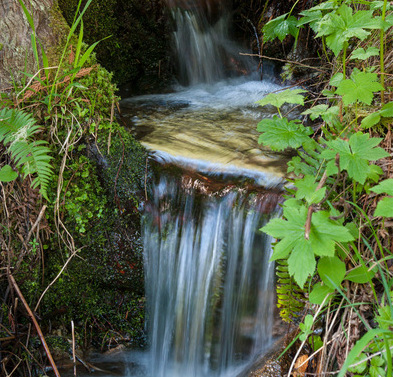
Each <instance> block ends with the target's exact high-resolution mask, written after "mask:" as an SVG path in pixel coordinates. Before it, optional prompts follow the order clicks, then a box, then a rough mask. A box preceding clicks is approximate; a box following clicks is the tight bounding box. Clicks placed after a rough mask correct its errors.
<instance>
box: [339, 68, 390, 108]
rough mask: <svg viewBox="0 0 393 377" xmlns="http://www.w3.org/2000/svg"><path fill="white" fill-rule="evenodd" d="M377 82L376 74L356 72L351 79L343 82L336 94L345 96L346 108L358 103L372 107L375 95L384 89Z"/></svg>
mask: <svg viewBox="0 0 393 377" xmlns="http://www.w3.org/2000/svg"><path fill="white" fill-rule="evenodd" d="M377 80H378V75H377V74H376V73H368V72H360V71H354V72H353V73H352V75H351V78H350V79H347V80H343V81H341V83H340V84H339V85H338V88H337V90H336V93H337V94H340V95H342V96H343V103H344V105H345V106H347V105H349V104H351V103H355V102H357V101H358V102H363V103H365V104H367V105H370V104H371V101H372V100H373V98H374V94H373V93H374V92H377V91H379V90H382V89H383V87H382V85H381V84H380V83H379V82H377Z"/></svg>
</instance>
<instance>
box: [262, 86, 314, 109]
mask: <svg viewBox="0 0 393 377" xmlns="http://www.w3.org/2000/svg"><path fill="white" fill-rule="evenodd" d="M302 93H307V90H303V89H293V90H291V89H286V90H284V91H282V92H277V93H270V94H268V95H267V96H265V97H264V98H262V99H261V100H260V101H257V102H256V103H257V104H258V105H261V106H265V105H273V106H275V107H277V108H280V107H281V106H282V105H283V104H284V103H291V104H294V105H295V104H296V105H304V96H302V95H301V94H302Z"/></svg>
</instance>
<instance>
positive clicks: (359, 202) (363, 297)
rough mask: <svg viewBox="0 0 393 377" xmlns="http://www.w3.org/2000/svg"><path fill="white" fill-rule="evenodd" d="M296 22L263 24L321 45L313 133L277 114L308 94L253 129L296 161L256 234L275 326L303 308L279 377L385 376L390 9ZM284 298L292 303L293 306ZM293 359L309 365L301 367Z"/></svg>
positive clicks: (372, 6) (390, 322) (392, 190)
mask: <svg viewBox="0 0 393 377" xmlns="http://www.w3.org/2000/svg"><path fill="white" fill-rule="evenodd" d="M301 16H302V17H301V18H300V19H299V20H297V19H296V18H295V17H294V16H293V15H291V13H289V14H286V15H282V16H280V17H278V18H276V19H273V20H271V21H270V22H269V23H267V24H266V25H265V27H264V36H265V38H266V39H273V38H279V39H280V40H283V38H285V36H286V35H287V34H291V35H292V36H295V37H297V35H298V34H299V29H300V28H303V27H305V26H309V27H310V28H311V30H312V31H313V32H314V33H315V38H317V39H318V38H320V39H321V40H322V46H324V48H325V49H324V52H323V53H324V58H325V59H326V61H327V62H329V64H331V66H330V67H333V72H332V73H331V77H329V78H328V83H327V84H326V85H325V89H324V90H323V91H322V95H320V96H318V97H317V98H314V99H312V100H311V101H310V102H312V106H311V107H309V108H308V109H307V110H305V111H304V112H303V114H304V115H305V116H307V117H309V118H310V120H311V121H313V122H312V127H304V126H303V125H302V124H301V122H300V121H289V120H288V119H287V118H286V117H285V116H284V115H283V114H282V113H283V110H282V105H283V104H284V103H288V104H294V105H298V106H299V105H304V104H305V97H304V94H306V93H307V91H305V90H300V89H296V90H292V91H290V90H286V91H284V92H279V93H274V94H270V95H268V96H266V97H265V98H264V99H263V100H261V101H260V102H259V104H260V105H262V106H264V105H267V104H271V105H273V106H275V107H276V108H277V115H276V116H274V117H273V119H263V120H262V121H261V122H260V123H259V124H258V130H259V131H260V132H261V136H260V138H259V142H260V143H262V144H265V145H268V146H270V147H271V148H272V149H274V150H283V149H286V148H297V149H298V155H297V156H295V157H293V158H292V160H291V161H290V162H289V163H288V180H289V182H290V183H291V184H290V185H288V187H287V195H286V200H285V202H284V204H283V214H282V218H280V219H279V218H277V219H273V220H271V221H270V222H269V223H268V224H267V225H266V226H265V227H264V228H262V230H263V231H264V232H266V233H268V234H270V235H272V236H273V237H275V238H277V243H276V244H275V246H274V252H273V256H272V260H279V261H280V263H279V268H278V283H279V289H278V295H279V297H278V300H279V305H280V307H281V313H282V317H283V318H284V319H285V320H288V321H289V320H292V319H293V318H294V317H296V316H298V315H300V313H302V312H301V311H300V307H299V305H298V300H299V297H301V294H300V293H299V291H303V301H304V304H305V307H306V314H305V315H304V318H303V320H302V322H301V323H300V325H299V329H300V332H299V335H298V339H299V342H300V344H299V343H298V345H299V347H298V350H297V353H296V357H295V359H294V360H293V362H292V365H291V367H290V370H289V372H288V376H289V375H290V374H291V373H292V371H293V370H294V368H300V369H301V370H303V371H305V369H306V368H307V366H308V370H307V371H308V372H309V373H316V374H317V375H320V374H324V373H332V372H333V373H338V375H339V377H341V376H344V375H346V374H347V373H350V375H356V376H371V377H374V376H391V375H392V350H393V331H392V330H393V304H392V300H393V274H392V268H391V266H392V260H393V252H392V239H393V238H392V231H391V224H390V223H391V221H390V220H389V219H390V218H392V217H393V205H392V204H393V198H392V195H393V179H392V160H391V138H392V136H391V119H392V118H393V112H392V108H393V107H392V106H393V102H388V101H387V98H388V96H387V94H388V92H390V89H391V87H390V85H391V81H390V80H389V79H388V78H389V77H390V76H387V75H386V73H387V70H386V68H387V67H388V66H389V61H388V59H387V57H386V55H387V51H388V50H387V49H386V46H387V45H390V43H391V42H390V41H391V37H392V33H391V27H392V26H393V19H392V13H391V10H390V4H389V3H388V2H387V1H370V2H367V1H359V2H357V1H346V0H344V1H335V0H328V1H324V2H321V3H319V4H318V5H316V6H314V7H312V8H310V9H307V10H304V11H303V12H301ZM332 55H333V56H332ZM378 58H379V59H378ZM326 72H327V74H328V73H329V72H331V70H330V69H327V70H326ZM310 95H311V94H310ZM306 96H307V94H306ZM304 121H306V117H305V118H304ZM380 136H382V137H380ZM293 286H297V287H298V288H297V289H295V290H294V289H293ZM291 291H295V292H296V293H295V296H294V297H293V298H291V295H290V292H291ZM303 313H304V312H303ZM321 323H322V325H321ZM319 330H320V331H321V332H322V334H321V335H319V334H318V331H319ZM317 334H318V335H317ZM302 353H303V354H306V353H308V354H309V355H310V356H309V357H305V358H299V359H298V357H299V356H300V355H301V354H302ZM297 359H298V360H299V361H297Z"/></svg>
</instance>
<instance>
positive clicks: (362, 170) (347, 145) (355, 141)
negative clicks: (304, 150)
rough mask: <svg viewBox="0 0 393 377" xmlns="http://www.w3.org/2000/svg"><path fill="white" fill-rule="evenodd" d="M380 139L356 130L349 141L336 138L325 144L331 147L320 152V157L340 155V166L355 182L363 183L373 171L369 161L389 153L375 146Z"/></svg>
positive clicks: (332, 157) (327, 157) (329, 157)
mask: <svg viewBox="0 0 393 377" xmlns="http://www.w3.org/2000/svg"><path fill="white" fill-rule="evenodd" d="M381 140H382V139H380V138H370V137H369V135H368V134H364V133H362V132H357V133H356V134H353V135H352V136H351V137H350V139H349V141H346V140H343V139H336V140H332V141H328V142H327V143H326V144H327V145H328V147H330V148H331V149H328V150H325V151H323V152H322V154H321V155H322V157H324V158H326V159H327V160H335V158H336V154H337V153H338V154H339V155H340V168H341V169H342V170H346V171H347V172H348V175H349V176H350V177H351V178H353V179H354V180H356V181H357V182H359V183H361V184H364V182H365V181H366V179H367V178H370V177H371V176H372V174H373V173H375V171H374V170H373V169H371V168H370V166H369V163H368V162H369V161H377V160H379V159H380V158H383V157H387V156H388V155H389V154H388V153H387V152H386V151H385V150H384V149H382V148H376V146H377V145H378V144H379V143H380V141H381Z"/></svg>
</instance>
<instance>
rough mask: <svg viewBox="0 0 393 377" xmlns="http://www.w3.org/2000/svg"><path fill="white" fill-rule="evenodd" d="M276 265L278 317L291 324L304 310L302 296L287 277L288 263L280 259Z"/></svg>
mask: <svg viewBox="0 0 393 377" xmlns="http://www.w3.org/2000/svg"><path fill="white" fill-rule="evenodd" d="M276 263H277V264H276V275H277V278H278V279H277V307H278V308H279V309H280V317H281V318H282V319H283V321H285V322H291V321H292V320H293V319H294V318H296V317H298V316H299V314H298V313H299V312H301V311H302V310H303V308H304V303H305V298H304V294H303V291H302V290H301V289H300V288H299V286H298V285H297V284H296V283H295V282H294V281H293V278H292V277H291V276H290V275H289V272H288V261H287V260H286V259H281V260H277V261H276Z"/></svg>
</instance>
